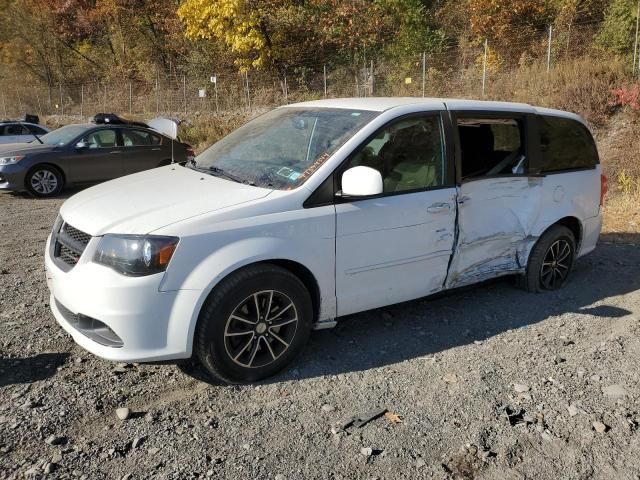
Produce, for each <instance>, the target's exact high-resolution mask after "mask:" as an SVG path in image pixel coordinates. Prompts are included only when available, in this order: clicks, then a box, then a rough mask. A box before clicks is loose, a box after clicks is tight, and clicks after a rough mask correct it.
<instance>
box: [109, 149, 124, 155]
mask: <svg viewBox="0 0 640 480" xmlns="http://www.w3.org/2000/svg"><path fill="white" fill-rule="evenodd" d="M109 153H110V154H111V155H115V154H116V153H122V152H121V151H120V150H116V151H115V152H109Z"/></svg>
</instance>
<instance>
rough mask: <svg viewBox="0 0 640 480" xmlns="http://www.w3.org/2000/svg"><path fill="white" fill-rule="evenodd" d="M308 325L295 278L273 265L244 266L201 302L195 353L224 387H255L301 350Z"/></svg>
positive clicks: (306, 301)
mask: <svg viewBox="0 0 640 480" xmlns="http://www.w3.org/2000/svg"><path fill="white" fill-rule="evenodd" d="M312 322H313V307H312V302H311V296H310V294H309V292H308V290H307V289H306V287H305V286H304V284H303V283H302V282H301V281H300V280H299V279H298V277H296V276H295V275H294V274H292V273H291V272H289V271H288V270H285V269H283V268H281V267H278V266H276V265H270V264H262V265H255V266H251V267H247V268H245V269H243V270H240V271H238V272H236V273H233V274H231V275H230V276H229V277H227V278H226V279H224V280H223V281H222V282H221V283H220V284H219V285H218V286H217V287H216V288H215V289H214V291H213V292H212V293H211V295H210V296H209V298H208V299H207V301H206V302H205V305H204V307H203V309H202V311H201V313H200V318H199V320H198V326H197V329H196V336H195V339H194V340H195V353H196V355H197V357H198V359H199V360H200V362H201V363H202V365H203V366H204V368H205V369H206V370H207V371H208V372H209V373H210V374H211V375H212V376H214V377H216V378H218V379H220V380H222V381H224V382H227V383H247V382H255V381H258V380H261V379H263V378H266V377H269V376H271V375H274V374H275V373H277V372H279V371H280V370H282V369H283V368H284V367H285V366H287V365H288V364H289V363H290V362H291V361H292V360H293V359H294V358H295V357H296V356H297V355H298V354H299V353H300V352H301V351H302V349H303V348H304V345H305V344H306V342H307V339H308V338H309V334H310V332H311V326H312Z"/></svg>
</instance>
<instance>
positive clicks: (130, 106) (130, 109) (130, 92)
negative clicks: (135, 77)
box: [129, 82, 133, 115]
mask: <svg viewBox="0 0 640 480" xmlns="http://www.w3.org/2000/svg"><path fill="white" fill-rule="evenodd" d="M132 111H133V87H132V86H131V82H129V115H131V112H132Z"/></svg>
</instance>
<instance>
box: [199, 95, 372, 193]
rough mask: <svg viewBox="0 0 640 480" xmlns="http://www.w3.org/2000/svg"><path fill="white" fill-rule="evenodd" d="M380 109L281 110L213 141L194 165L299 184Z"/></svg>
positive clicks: (268, 183) (243, 178)
mask: <svg viewBox="0 0 640 480" xmlns="http://www.w3.org/2000/svg"><path fill="white" fill-rule="evenodd" d="M377 115H378V112H369V111H360V110H346V109H329V108H315V109H309V108H294V107H285V108H278V109H276V110H273V111H271V112H269V113H266V114H264V115H262V116H260V117H258V118H256V119H254V120H252V121H250V122H249V123H247V124H246V125H244V126H242V127H240V128H239V129H238V130H236V131H234V132H232V133H231V134H229V135H227V136H226V137H224V138H223V139H222V140H220V141H219V142H217V143H215V144H214V145H212V146H211V147H209V148H208V149H207V150H205V151H204V152H203V153H201V154H200V155H199V156H198V157H197V158H196V166H195V168H197V169H199V170H208V171H210V172H211V173H212V174H213V175H216V174H218V175H220V176H225V177H226V178H229V179H232V180H236V181H239V182H243V183H247V184H250V185H257V186H262V187H268V188H277V189H280V190H286V189H290V188H294V187H296V186H298V185H301V184H302V183H303V182H304V181H305V180H306V179H307V178H309V177H310V176H311V174H312V173H313V172H315V171H316V170H317V169H318V167H320V165H322V164H323V163H324V162H325V161H327V159H328V158H329V157H330V156H331V154H333V153H334V152H335V151H336V150H337V149H338V148H340V147H341V146H342V145H343V144H344V143H345V142H346V141H347V140H348V139H349V138H350V137H352V136H353V135H354V134H355V133H356V132H357V131H358V130H360V129H361V128H362V127H363V126H364V125H366V124H367V123H368V122H370V121H371V120H372V119H373V118H374V117H376V116H377Z"/></svg>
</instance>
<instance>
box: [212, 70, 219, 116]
mask: <svg viewBox="0 0 640 480" xmlns="http://www.w3.org/2000/svg"><path fill="white" fill-rule="evenodd" d="M214 77H215V79H216V81H215V82H213V92H214V94H215V98H216V115H217V114H218V113H219V110H218V74H215V75H214Z"/></svg>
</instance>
